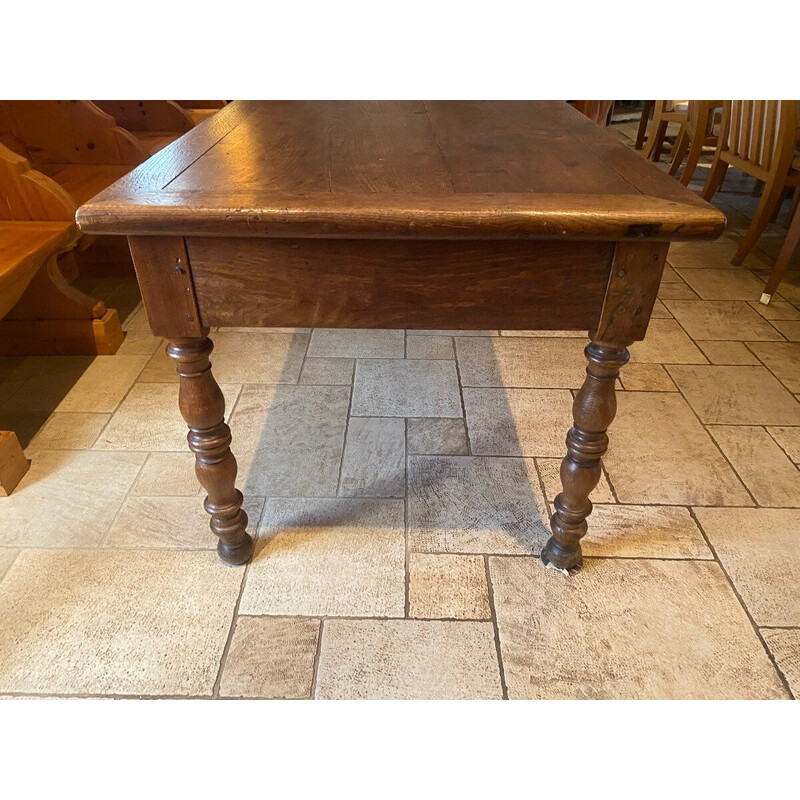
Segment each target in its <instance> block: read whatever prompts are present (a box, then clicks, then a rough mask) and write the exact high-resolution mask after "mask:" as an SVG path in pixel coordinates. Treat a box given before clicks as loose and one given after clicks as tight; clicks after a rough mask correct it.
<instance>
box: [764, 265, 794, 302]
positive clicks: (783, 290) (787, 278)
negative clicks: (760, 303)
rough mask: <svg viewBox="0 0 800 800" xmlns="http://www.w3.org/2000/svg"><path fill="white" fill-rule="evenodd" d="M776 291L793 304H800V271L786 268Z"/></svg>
mask: <svg viewBox="0 0 800 800" xmlns="http://www.w3.org/2000/svg"><path fill="white" fill-rule="evenodd" d="M778 292H779V294H780V295H781V297H783V298H784V299H785V300H788V301H789V302H790V303H792V304H793V305H798V304H800V272H797V271H792V270H788V271H787V272H786V273H785V274H784V276H783V280H782V281H781V284H780V286H779V287H778ZM770 305H772V304H771V303H770Z"/></svg>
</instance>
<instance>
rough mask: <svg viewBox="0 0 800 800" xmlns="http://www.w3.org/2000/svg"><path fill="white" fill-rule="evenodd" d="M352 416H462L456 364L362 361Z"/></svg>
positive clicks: (358, 367) (354, 391)
mask: <svg viewBox="0 0 800 800" xmlns="http://www.w3.org/2000/svg"><path fill="white" fill-rule="evenodd" d="M350 413H351V414H352V415H353V416H355V417H460V416H462V410H461V395H460V392H459V389H458V373H457V372H456V365H455V361H402V362H397V361H393V360H381V359H359V360H358V361H356V374H355V378H354V381H353V404H352V408H351V410H350Z"/></svg>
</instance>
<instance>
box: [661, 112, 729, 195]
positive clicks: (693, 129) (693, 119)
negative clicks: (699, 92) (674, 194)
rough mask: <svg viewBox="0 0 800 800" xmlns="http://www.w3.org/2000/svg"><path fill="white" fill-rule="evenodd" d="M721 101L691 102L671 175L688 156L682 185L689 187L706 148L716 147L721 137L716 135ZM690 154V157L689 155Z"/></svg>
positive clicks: (676, 146)
mask: <svg viewBox="0 0 800 800" xmlns="http://www.w3.org/2000/svg"><path fill="white" fill-rule="evenodd" d="M721 107H722V101H721V100H690V101H689V108H688V111H687V115H686V122H684V123H683V125H681V129H680V132H679V133H678V138H677V139H676V140H675V147H674V148H673V150H674V152H673V156H672V164H671V166H670V168H669V174H670V175H675V174H676V173H677V172H678V168H679V167H680V165H681V162H682V161H683V158H684V156H686V166H685V167H684V168H683V173H682V174H681V183H682V184H683V185H684V186H688V185H689V182H690V181H691V180H692V177H693V176H694V173H695V170H696V169H697V164H698V162H699V161H700V156H701V155H702V154H703V148H704V147H716V146H717V143H718V139H719V137H718V136H717V135H716V134H715V133H714V118H715V115H716V112H717V109H718V108H721ZM687 153H688V155H687Z"/></svg>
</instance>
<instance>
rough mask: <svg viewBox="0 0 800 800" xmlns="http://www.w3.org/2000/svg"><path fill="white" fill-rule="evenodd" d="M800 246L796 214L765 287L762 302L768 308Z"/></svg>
mask: <svg viewBox="0 0 800 800" xmlns="http://www.w3.org/2000/svg"><path fill="white" fill-rule="evenodd" d="M798 244H800V214H797V213H796V214H795V215H794V218H793V219H792V224H791V225H790V226H789V231H788V233H787V234H786V239H785V240H784V242H783V247H781V251H780V253H778V257H777V258H776V259H775V264H774V265H773V267H772V272H770V274H769V280H768V281H767V285H766V286H765V287H764V293H763V294H762V295H761V302H762V303H763V304H764V305H765V306H766V305H769V301H770V300H771V299H772V295H773V294H775V290H776V289H777V288H778V286H779V284H780V282H781V280H783V274H784V272H786V267H787V266H788V265H789V259H790V258H791V257H792V254H793V253H794V251H795V249H796V248H797V245H798Z"/></svg>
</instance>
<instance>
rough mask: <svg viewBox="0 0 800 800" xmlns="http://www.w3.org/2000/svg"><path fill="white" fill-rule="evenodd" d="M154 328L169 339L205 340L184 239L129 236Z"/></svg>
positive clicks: (154, 330)
mask: <svg viewBox="0 0 800 800" xmlns="http://www.w3.org/2000/svg"><path fill="white" fill-rule="evenodd" d="M128 244H129V246H130V249H131V256H132V258H133V265H134V267H135V268H136V277H137V278H138V279H139V286H140V288H141V291H142V300H143V302H144V307H145V310H146V311H147V319H148V321H149V322H150V327H151V328H152V330H153V333H154V334H156V336H164V337H166V338H169V339H178V338H192V337H197V336H204V335H205V333H207V331H206V330H205V328H204V327H203V323H202V320H201V319H200V309H199V307H198V305H197V295H196V294H195V288H194V280H193V278H192V268H191V265H190V264H189V255H188V253H187V251H186V241H185V240H184V239H183V237H182V236H129V237H128Z"/></svg>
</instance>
